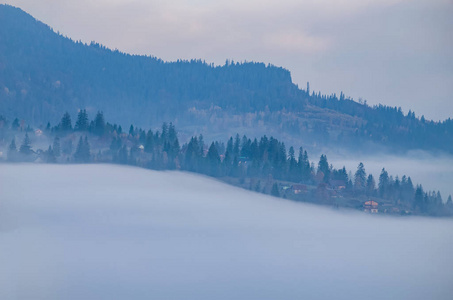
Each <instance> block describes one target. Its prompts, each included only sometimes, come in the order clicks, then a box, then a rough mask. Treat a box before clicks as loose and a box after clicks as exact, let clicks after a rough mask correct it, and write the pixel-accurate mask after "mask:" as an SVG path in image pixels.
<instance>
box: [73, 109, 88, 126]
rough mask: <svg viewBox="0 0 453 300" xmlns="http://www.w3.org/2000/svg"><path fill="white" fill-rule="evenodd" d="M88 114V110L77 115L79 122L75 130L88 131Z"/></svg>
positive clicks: (82, 110) (83, 110)
mask: <svg viewBox="0 0 453 300" xmlns="http://www.w3.org/2000/svg"><path fill="white" fill-rule="evenodd" d="M88 126H89V123H88V114H87V111H86V109H81V110H80V111H79V113H78V114H77V122H76V124H75V127H74V129H75V130H77V131H87V130H88Z"/></svg>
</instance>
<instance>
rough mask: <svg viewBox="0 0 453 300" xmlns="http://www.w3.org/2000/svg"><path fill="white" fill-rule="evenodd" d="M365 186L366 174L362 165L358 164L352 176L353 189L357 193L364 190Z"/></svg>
mask: <svg viewBox="0 0 453 300" xmlns="http://www.w3.org/2000/svg"><path fill="white" fill-rule="evenodd" d="M365 185H366V172H365V167H364V166H363V163H362V162H360V163H359V165H358V166H357V171H356V172H355V175H354V189H355V190H357V191H361V190H364V189H365Z"/></svg>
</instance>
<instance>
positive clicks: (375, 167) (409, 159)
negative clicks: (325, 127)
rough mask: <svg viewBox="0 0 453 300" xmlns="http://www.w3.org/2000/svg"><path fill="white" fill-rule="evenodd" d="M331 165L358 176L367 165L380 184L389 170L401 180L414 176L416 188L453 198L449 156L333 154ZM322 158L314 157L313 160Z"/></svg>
mask: <svg viewBox="0 0 453 300" xmlns="http://www.w3.org/2000/svg"><path fill="white" fill-rule="evenodd" d="M326 153H327V157H328V159H329V163H331V164H333V166H334V167H335V168H341V167H343V166H345V167H346V169H347V170H349V171H351V172H352V176H354V173H355V171H356V170H357V166H358V164H359V162H363V164H364V165H365V169H366V172H367V173H368V174H369V173H371V174H373V176H374V178H375V180H376V184H377V183H378V181H379V174H380V173H381V170H382V168H385V169H386V170H387V171H388V172H389V175H393V177H395V176H396V175H398V176H399V179H400V180H401V177H402V176H403V175H406V176H410V177H411V179H412V182H413V183H414V185H415V184H422V185H423V189H424V190H425V191H432V190H434V191H436V192H437V191H440V192H441V194H442V199H443V201H444V202H445V201H447V198H448V195H452V196H453V186H452V182H453V157H452V156H449V155H435V154H431V153H428V152H424V151H411V152H409V153H407V154H406V155H404V156H402V155H390V154H381V155H378V154H375V155H363V154H354V155H350V154H347V153H346V154H345V153H343V154H341V155H340V154H337V153H329V152H328V151H327V152H326ZM316 157H318V158H319V155H318V156H313V158H316Z"/></svg>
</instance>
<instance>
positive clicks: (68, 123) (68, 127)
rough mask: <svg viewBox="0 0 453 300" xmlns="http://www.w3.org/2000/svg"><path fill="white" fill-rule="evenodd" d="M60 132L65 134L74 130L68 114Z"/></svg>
mask: <svg viewBox="0 0 453 300" xmlns="http://www.w3.org/2000/svg"><path fill="white" fill-rule="evenodd" d="M59 127H60V130H61V131H63V132H68V131H71V130H72V122H71V116H70V115H69V113H68V112H65V114H64V115H63V117H62V118H61V121H60V126H59Z"/></svg>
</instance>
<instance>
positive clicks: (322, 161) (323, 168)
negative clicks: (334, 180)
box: [318, 154, 330, 183]
mask: <svg viewBox="0 0 453 300" xmlns="http://www.w3.org/2000/svg"><path fill="white" fill-rule="evenodd" d="M319 172H321V177H322V181H323V182H325V183H328V182H329V181H330V168H329V163H328V162H327V156H325V155H324V154H322V155H321V157H320V158H319V162H318V174H319Z"/></svg>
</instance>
